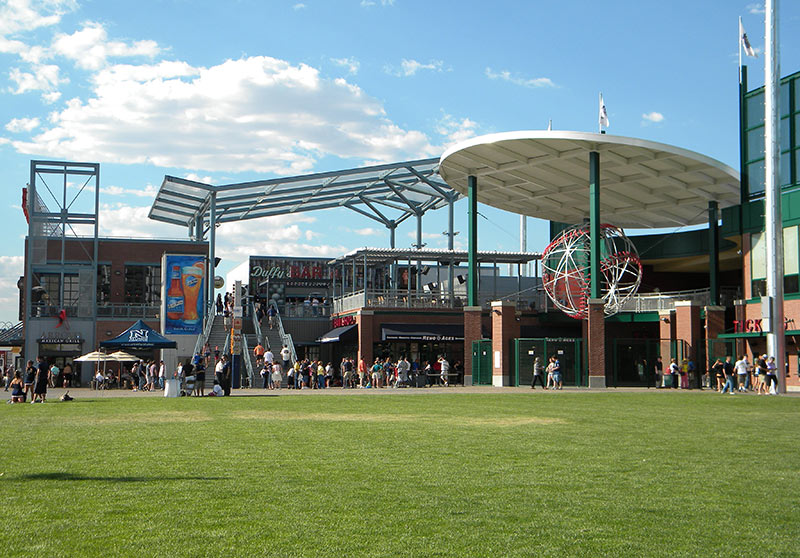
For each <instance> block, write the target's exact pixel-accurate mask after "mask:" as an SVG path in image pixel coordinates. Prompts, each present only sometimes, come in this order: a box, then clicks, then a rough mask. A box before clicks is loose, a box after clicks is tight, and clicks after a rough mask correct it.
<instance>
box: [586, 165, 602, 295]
mask: <svg viewBox="0 0 800 558" xmlns="http://www.w3.org/2000/svg"><path fill="white" fill-rule="evenodd" d="M589 237H590V243H591V246H590V252H591V261H590V264H589V273H590V281H591V283H590V289H589V290H590V293H591V296H590V298H594V299H599V298H600V258H601V256H602V254H600V153H598V152H597V151H592V152H590V153H589Z"/></svg>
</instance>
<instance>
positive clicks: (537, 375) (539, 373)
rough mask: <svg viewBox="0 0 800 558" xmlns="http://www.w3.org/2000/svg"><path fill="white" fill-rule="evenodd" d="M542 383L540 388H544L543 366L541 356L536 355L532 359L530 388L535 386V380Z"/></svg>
mask: <svg viewBox="0 0 800 558" xmlns="http://www.w3.org/2000/svg"><path fill="white" fill-rule="evenodd" d="M537 380H538V381H539V383H540V384H541V385H542V389H546V388H545V387H544V366H542V359H541V357H538V356H537V357H536V358H534V359H533V378H532V379H531V389H534V388H536V381H537Z"/></svg>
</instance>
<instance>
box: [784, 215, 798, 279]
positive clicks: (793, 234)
mask: <svg viewBox="0 0 800 558" xmlns="http://www.w3.org/2000/svg"><path fill="white" fill-rule="evenodd" d="M798 256H800V253H799V252H798V242H797V227H796V226H794V227H786V228H785V229H783V274H784V275H796V274H798V273H800V269H799V268H798V261H797V258H798Z"/></svg>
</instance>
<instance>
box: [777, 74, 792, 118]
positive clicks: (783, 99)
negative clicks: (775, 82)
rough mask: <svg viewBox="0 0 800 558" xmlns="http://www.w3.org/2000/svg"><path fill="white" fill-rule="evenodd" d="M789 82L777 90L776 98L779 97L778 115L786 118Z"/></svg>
mask: <svg viewBox="0 0 800 558" xmlns="http://www.w3.org/2000/svg"><path fill="white" fill-rule="evenodd" d="M789 93H790V92H789V82H788V81H787V82H786V83H782V84H781V85H780V87H779V88H778V97H780V102H779V105H780V111H781V112H780V115H781V116H786V115H787V114H789Z"/></svg>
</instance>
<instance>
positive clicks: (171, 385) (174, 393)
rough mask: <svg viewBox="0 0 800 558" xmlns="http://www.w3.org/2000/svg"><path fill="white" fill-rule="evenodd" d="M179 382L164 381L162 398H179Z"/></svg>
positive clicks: (174, 380) (176, 380)
mask: <svg viewBox="0 0 800 558" xmlns="http://www.w3.org/2000/svg"><path fill="white" fill-rule="evenodd" d="M180 395H181V381H180V380H178V379H173V380H166V381H165V382H164V397H180Z"/></svg>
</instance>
